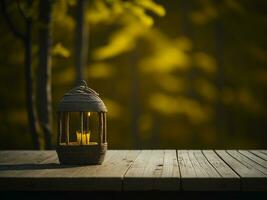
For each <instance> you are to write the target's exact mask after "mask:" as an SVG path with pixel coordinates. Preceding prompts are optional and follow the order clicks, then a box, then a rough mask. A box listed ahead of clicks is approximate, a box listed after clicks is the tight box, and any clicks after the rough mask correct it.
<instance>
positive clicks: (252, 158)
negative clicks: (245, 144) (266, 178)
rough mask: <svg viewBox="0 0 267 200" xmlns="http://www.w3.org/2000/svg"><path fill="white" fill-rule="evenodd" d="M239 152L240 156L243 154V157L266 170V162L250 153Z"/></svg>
mask: <svg viewBox="0 0 267 200" xmlns="http://www.w3.org/2000/svg"><path fill="white" fill-rule="evenodd" d="M239 152H240V153H241V154H243V155H244V156H246V157H248V158H249V159H251V160H253V161H254V162H256V163H258V164H260V165H261V166H263V167H265V168H267V161H266V160H263V159H262V158H260V157H258V156H256V155H254V154H253V153H251V152H249V151H245V150H239Z"/></svg>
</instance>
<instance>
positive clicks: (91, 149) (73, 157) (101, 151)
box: [57, 143, 107, 165]
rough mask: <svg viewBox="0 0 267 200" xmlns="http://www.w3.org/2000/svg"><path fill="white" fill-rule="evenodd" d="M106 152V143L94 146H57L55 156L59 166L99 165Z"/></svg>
mask: <svg viewBox="0 0 267 200" xmlns="http://www.w3.org/2000/svg"><path fill="white" fill-rule="evenodd" d="M106 151H107V143H103V144H101V146H99V145H98V144H96V145H58V146H57V155H58V159H59V162H60V164H66V165H100V164H102V162H103V160H104V157H105V154H106Z"/></svg>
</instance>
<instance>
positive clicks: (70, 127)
mask: <svg viewBox="0 0 267 200" xmlns="http://www.w3.org/2000/svg"><path fill="white" fill-rule="evenodd" d="M99 116H100V114H99V113H97V112H62V113H61V117H62V120H61V121H62V132H61V139H60V144H62V145H96V144H97V142H98V141H99V140H98V138H99V134H100V129H99V123H100V121H99Z"/></svg>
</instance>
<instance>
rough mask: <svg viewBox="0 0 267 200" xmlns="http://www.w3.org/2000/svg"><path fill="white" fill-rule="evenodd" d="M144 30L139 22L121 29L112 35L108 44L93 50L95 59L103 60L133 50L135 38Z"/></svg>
mask: <svg viewBox="0 0 267 200" xmlns="http://www.w3.org/2000/svg"><path fill="white" fill-rule="evenodd" d="M143 32H144V27H143V26H141V25H140V24H137V23H132V24H130V25H129V26H126V27H124V28H122V29H120V30H119V31H117V32H115V33H114V34H113V35H112V36H111V37H110V41H109V44H108V45H106V46H103V47H99V48H97V49H96V50H95V51H94V52H93V57H94V59H96V60H103V59H107V58H111V57H114V56H117V55H119V54H121V53H124V52H127V51H129V50H131V49H132V48H134V46H135V38H136V37H138V36H139V35H141V34H142V33H143Z"/></svg>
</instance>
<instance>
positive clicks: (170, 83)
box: [157, 74, 186, 92]
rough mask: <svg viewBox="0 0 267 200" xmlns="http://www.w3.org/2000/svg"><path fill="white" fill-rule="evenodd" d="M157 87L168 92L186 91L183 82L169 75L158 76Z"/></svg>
mask: <svg viewBox="0 0 267 200" xmlns="http://www.w3.org/2000/svg"><path fill="white" fill-rule="evenodd" d="M157 80H158V81H157V83H158V85H159V86H160V87H161V88H163V89H164V90H165V91H168V92H183V91H184V90H185V89H186V84H185V80H183V79H181V78H177V77H174V76H173V75H169V74H159V77H158V79H157Z"/></svg>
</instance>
